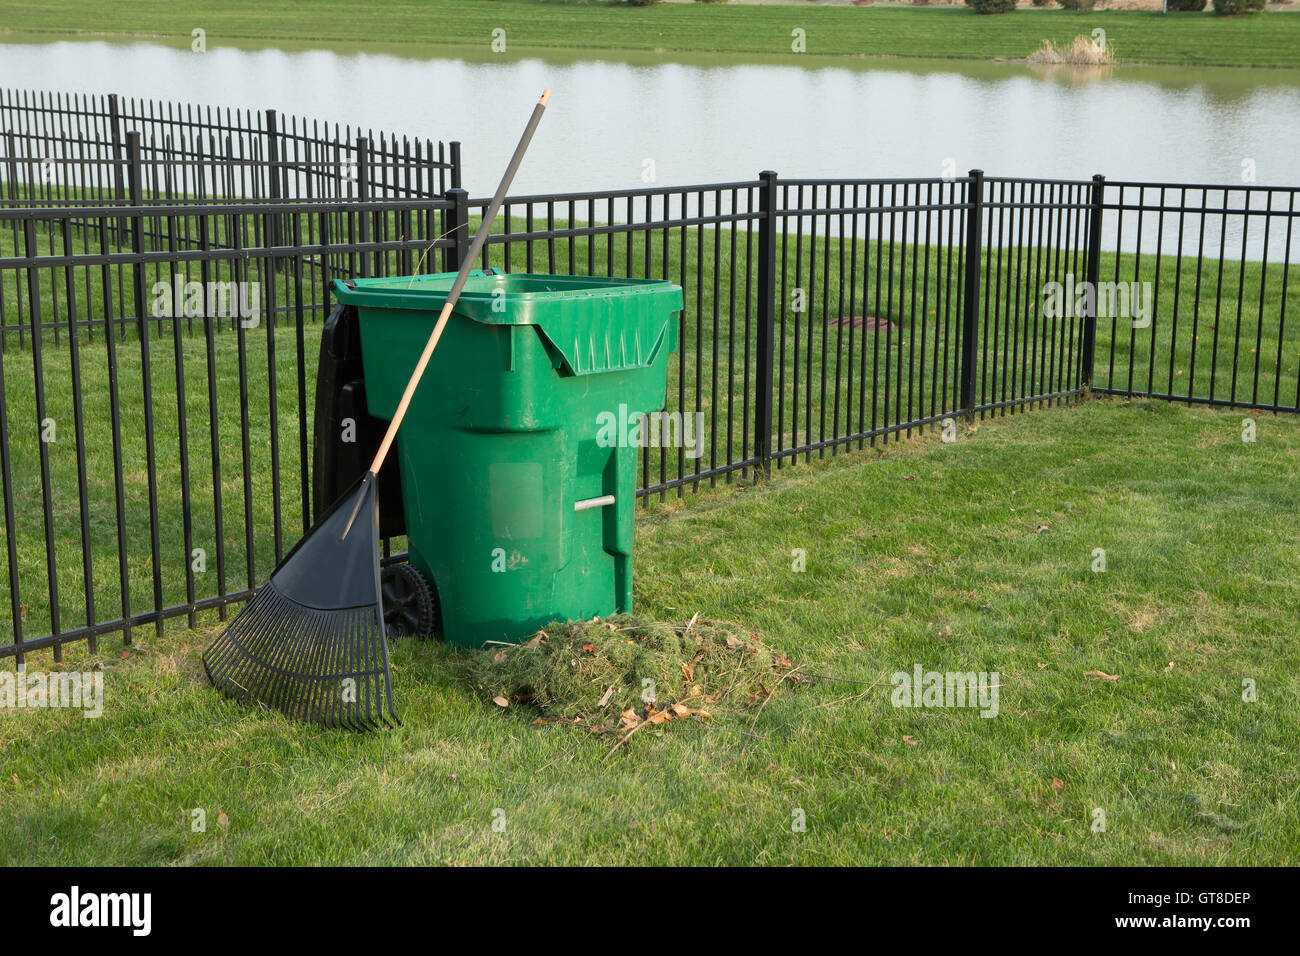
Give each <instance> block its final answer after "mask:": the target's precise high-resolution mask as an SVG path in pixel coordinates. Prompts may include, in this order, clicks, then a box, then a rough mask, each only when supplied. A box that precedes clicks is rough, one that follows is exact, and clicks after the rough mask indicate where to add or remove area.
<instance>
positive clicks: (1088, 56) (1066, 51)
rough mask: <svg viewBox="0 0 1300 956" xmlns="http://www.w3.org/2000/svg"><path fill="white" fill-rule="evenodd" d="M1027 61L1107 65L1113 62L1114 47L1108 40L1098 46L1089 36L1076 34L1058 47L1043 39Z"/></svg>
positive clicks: (1051, 63) (1050, 63)
mask: <svg viewBox="0 0 1300 956" xmlns="http://www.w3.org/2000/svg"><path fill="white" fill-rule="evenodd" d="M1028 62H1030V63H1044V64H1049V65H1058V64H1068V65H1070V66H1107V65H1108V64H1111V63H1114V62H1115V48H1114V46H1113V45H1112V44H1111V42H1110V41H1109V40H1107V41H1106V42H1105V43H1104V44H1102V45H1101V46H1098V45H1097V44H1096V43H1094V42H1093V40H1092V37H1089V36H1077V37H1075V38H1074V40H1073V41H1072V42H1070V43H1066V44H1062V45H1061V46H1059V47H1058V46H1057V45H1056V44H1054V43H1053V42H1052V41H1051V40H1044V41H1043V43H1042V46H1040V47H1039V48H1038V49H1037V50H1035V51H1034V52H1033V53H1031V54H1029V58H1028Z"/></svg>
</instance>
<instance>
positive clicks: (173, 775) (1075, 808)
mask: <svg viewBox="0 0 1300 956" xmlns="http://www.w3.org/2000/svg"><path fill="white" fill-rule="evenodd" d="M1239 419H1240V415H1239V414H1232V413H1226V412H1217V411H1210V410H1205V409H1187V408H1181V407H1177V406H1172V405H1166V404H1159V403H1155V404H1145V403H1135V404H1132V405H1125V404H1122V403H1120V402H1118V401H1104V400H1102V401H1093V402H1089V403H1087V404H1085V405H1083V406H1080V407H1077V408H1071V409H1063V410H1055V411H1052V412H1045V413H1041V414H1027V415H1023V416H1017V417H1014V418H1009V419H1005V420H1000V421H997V422H993V423H985V424H982V425H980V426H979V428H978V429H977V430H970V431H963V432H962V433H961V434H960V435H959V437H958V440H957V441H956V442H955V443H952V444H944V443H941V442H939V441H937V440H933V441H920V442H911V443H907V444H904V445H901V446H893V447H891V448H890V449H889V451H888V454H887V455H879V454H877V453H875V452H871V451H868V452H866V453H864V455H863V456H852V457H850V458H840V459H838V460H835V461H830V460H828V461H826V462H823V463H813V464H812V465H811V466H804V465H800V466H798V468H797V469H795V470H794V471H790V470H788V469H787V470H783V471H782V472H781V473H780V474H779V475H778V476H777V477H776V478H775V479H774V480H773V481H772V482H770V483H768V484H765V485H760V486H757V487H747V488H745V489H744V490H739V489H734V488H733V489H726V490H721V491H718V492H717V493H714V494H711V495H705V496H702V497H694V496H692V497H691V498H690V499H688V501H687V502H686V503H684V504H679V505H678V504H674V505H669V506H668V507H664V508H659V509H655V510H653V511H652V512H651V513H649V514H648V515H646V516H645V517H644V518H643V519H642V520H641V522H640V524H639V526H638V555H637V560H638V580H637V584H636V599H637V601H638V602H639V605H638V610H639V612H640V613H643V614H648V615H652V616H654V617H658V618H662V619H667V620H674V619H675V620H678V621H681V620H685V619H687V618H689V617H690V616H691V615H692V614H694V613H695V612H697V611H699V612H701V613H702V614H704V615H707V616H712V617H716V618H723V619H732V620H737V621H741V622H743V623H744V624H745V625H746V626H747V627H750V628H755V629H759V630H761V632H762V634H763V638H764V640H765V641H767V642H768V643H769V644H770V645H772V646H774V647H775V648H777V649H780V650H783V651H785V652H786V653H787V654H788V655H789V656H790V657H791V658H792V659H793V660H794V661H795V662H797V663H799V664H802V666H803V669H804V671H805V672H807V673H809V674H820V675H829V676H833V677H836V678H839V679H840V680H837V681H831V680H825V679H813V680H812V681H811V682H810V683H808V684H803V685H799V686H798V687H796V688H782V689H781V690H780V691H779V692H778V693H777V694H776V695H775V696H774V697H773V698H772V700H771V701H770V703H769V704H768V705H767V706H766V707H765V708H764V709H763V710H762V712H761V714H758V715H757V719H755V716H756V715H755V713H754V711H753V710H749V711H742V712H740V713H738V714H736V715H733V716H732V717H723V718H720V719H715V720H713V721H703V722H699V723H691V722H683V723H681V724H680V725H673V726H671V727H669V728H668V729H666V730H665V731H664V732H663V733H662V734H661V735H659V736H652V735H651V734H650V733H649V732H647V733H644V734H639V735H637V736H636V737H635V738H633V739H632V740H631V741H630V743H629V748H628V749H627V750H626V751H624V752H621V753H617V754H614V755H613V757H611V759H609V760H608V761H606V762H603V763H602V760H604V758H605V755H606V753H607V752H608V750H609V743H610V741H609V740H608V739H607V738H592V739H588V740H584V739H583V731H582V730H581V729H579V728H574V727H569V726H563V725H554V724H551V725H535V724H534V723H533V720H534V718H535V716H536V715H535V713H534V712H532V711H530V710H529V708H528V707H526V706H512V707H510V708H507V709H505V710H503V709H501V708H499V707H497V706H495V705H493V703H492V702H491V701H490V700H488V699H487V698H486V696H485V695H484V694H482V693H481V692H478V691H475V690H474V689H473V688H472V686H471V685H470V683H469V681H468V680H467V679H466V673H465V671H466V661H467V658H466V657H465V656H464V655H462V654H459V653H457V652H454V651H451V650H448V649H446V648H444V647H442V646H439V645H438V644H436V643H433V642H427V643H419V642H411V641H408V642H403V643H399V644H398V645H396V650H395V654H394V677H395V682H396V688H397V693H398V694H399V700H400V705H401V714H402V717H403V719H404V721H405V724H404V726H403V727H402V728H400V729H398V730H396V731H393V732H389V733H383V734H375V735H369V736H366V737H356V736H353V735H350V734H344V733H325V732H321V731H318V730H315V729H311V728H308V727H304V726H300V725H297V724H291V723H288V722H287V721H285V720H283V719H282V718H280V717H279V716H276V715H271V714H265V713H259V712H256V711H253V710H249V709H245V708H241V707H238V706H236V705H234V704H231V703H230V702H228V701H226V700H225V699H224V698H222V697H221V696H220V695H218V694H217V693H216V692H215V691H213V690H212V689H211V688H210V687H209V686H208V685H207V684H206V682H205V680H204V678H203V676H202V670H201V665H200V663H199V655H200V653H201V650H202V648H203V646H204V645H205V643H206V641H207V640H208V638H209V636H210V635H208V634H205V633H194V632H185V631H182V630H180V629H174V630H172V631H169V634H168V635H167V637H166V638H164V639H154V638H152V637H150V639H149V640H148V641H147V642H146V643H145V646H144V647H142V648H140V649H138V650H135V651H132V652H131V653H130V654H129V655H127V656H126V657H125V659H123V658H122V657H120V656H119V655H120V650H121V649H120V645H118V644H117V643H116V640H115V639H105V642H104V651H103V655H102V657H101V658H100V659H99V662H101V663H103V664H104V666H105V669H106V670H105V698H106V699H105V705H104V715H103V717H101V718H100V719H97V720H87V719H84V718H83V717H82V716H80V714H79V713H77V712H71V711H36V710H12V711H0V753H3V755H4V757H3V760H4V767H5V773H4V774H3V778H2V779H0V862H4V863H6V864H24V863H30V864H50V863H98V864H130V863H152V864H168V863H182V864H194V863H244V864H261V863H301V864H312V863H343V862H350V863H449V862H451V863H525V862H527V863H539V862H550V863H615V862H618V863H633V864H638V863H639V864H669V865H673V864H686V863H703V862H717V863H732V864H742V863H758V864H787V863H842V864H863V863H868V864H869V863H877V862H889V863H934V864H940V863H951V864H955V863H992V864H997V863H1003V864H1013V863H1014V864H1029V863H1067V864H1082V863H1093V864H1136V863H1148V864H1209V863H1215V864H1284V863H1288V862H1292V861H1294V860H1295V859H1296V857H1297V855H1298V854H1300V822H1298V821H1300V815H1297V813H1296V806H1297V802H1296V801H1297V799H1300V796H1298V794H1300V772H1298V771H1297V761H1296V759H1295V758H1296V755H1295V735H1294V727H1295V722H1296V720H1297V718H1298V717H1300V684H1298V682H1297V680H1296V677H1295V675H1296V673H1297V672H1300V650H1298V649H1297V644H1296V642H1295V640H1294V622H1295V620H1296V619H1297V616H1298V615H1300V587H1298V585H1297V581H1300V547H1297V545H1300V525H1298V524H1297V519H1296V515H1295V512H1294V509H1293V508H1292V507H1291V502H1292V500H1293V497H1294V487H1293V485H1294V470H1295V461H1296V460H1297V456H1298V455H1300V422H1297V421H1296V420H1294V419H1292V418H1272V417H1269V418H1267V419H1262V420H1261V425H1260V434H1259V440H1258V442H1256V443H1255V444H1244V443H1243V442H1242V441H1241V440H1240V424H1239ZM866 456H873V457H875V458H876V460H871V461H868V460H867V457H866ZM1012 476H1014V477H1012ZM794 548H802V549H805V551H806V553H807V570H806V571H804V572H802V573H796V572H794V571H793V570H792V562H791V551H792V549H794ZM1095 548H1105V549H1106V551H1107V569H1106V571H1105V572H1104V573H1094V572H1093V571H1092V570H1090V568H1091V565H1092V562H1093V560H1094V559H1093V556H1092V555H1093V549H1095ZM75 654H76V655H77V656H78V657H79V659H77V660H70V661H69V663H68V666H69V667H81V666H86V665H89V664H91V663H94V662H95V661H94V660H93V659H91V658H89V657H87V656H86V655H85V652H84V648H82V649H80V650H77V651H76V652H75ZM915 664H921V665H922V666H923V667H924V668H926V669H934V670H940V671H943V670H962V671H967V670H973V671H997V672H998V674H999V677H998V681H999V683H1000V684H1001V688H1000V694H999V709H998V714H997V716H996V717H994V718H990V719H985V718H982V717H981V716H980V713H979V711H978V710H976V709H947V710H945V709H902V708H895V707H893V706H891V704H890V695H891V688H890V686H889V681H890V676H891V674H892V673H893V672H895V671H899V670H904V671H906V670H910V669H911V668H912V667H913V666H914V665H915ZM33 666H34V667H35V666H36V665H35V663H34V664H33ZM42 666H48V665H47V664H43V665H42ZM1090 671H1091V672H1098V671H1099V672H1102V673H1103V674H1105V675H1109V677H1102V676H1096V675H1095V674H1094V675H1090V674H1088V673H1087V672H1090ZM1111 678H1113V679H1111ZM1246 678H1250V679H1253V680H1254V681H1255V683H1256V688H1257V693H1258V699H1257V700H1254V701H1253V702H1252V701H1245V700H1243V699H1242V682H1243V679H1246ZM844 681H856V682H858V683H845V682H844ZM877 682H879V683H877ZM196 808H202V809H204V810H205V811H206V821H207V829H206V832H204V833H196V832H194V831H193V829H192V825H191V823H192V819H193V816H192V813H193V810H194V809H196ZM797 810H801V811H803V815H804V817H805V819H806V823H807V827H806V831H804V832H798V831H795V830H794V829H792V822H793V821H794V820H795V819H797V817H796V815H795V811H797ZM1098 810H1101V811H1103V812H1104V814H1105V829H1104V832H1096V831H1095V829H1094V822H1095V821H1096V820H1097V819H1098V817H1097V811H1098ZM494 821H504V824H505V826H504V829H494V827H493V823H494Z"/></svg>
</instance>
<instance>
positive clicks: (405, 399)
mask: <svg viewBox="0 0 1300 956" xmlns="http://www.w3.org/2000/svg"><path fill="white" fill-rule="evenodd" d="M550 98H551V91H550V90H545V91H544V92H543V93H542V98H541V99H539V100H538V101H537V105H536V106H534V107H533V115H532V116H530V117H529V118H528V125H527V126H526V127H524V134H523V136H521V137H520V138H519V145H518V146H516V147H515V153H514V155H513V156H511V157H510V163H509V165H507V166H506V171H505V175H503V176H502V177H501V184H500V185H499V186H497V191H496V194H495V195H493V197H492V202H490V203H489V204H488V207H487V209H486V210H485V211H484V213H483V221H482V222H481V223H480V224H479V227H478V232H477V233H475V234H474V241H473V242H471V243H470V246H469V254H468V255H466V256H465V261H464V262H463V263H461V266H460V271H459V272H458V273H456V281H455V282H453V283H452V286H451V291H450V292H448V293H447V302H446V304H445V305H443V307H442V313H441V314H440V315H439V316H438V322H437V324H436V325H435V326H434V327H433V331H432V332H431V333H430V334H429V341H427V342H425V343H424V351H423V352H421V353H420V360H419V361H418V362H416V363H415V371H414V372H412V373H411V379H410V381H408V382H407V383H406V391H404V392H402V400H401V401H400V402H398V403H397V411H396V412H394V413H393V420H392V421H391V422H389V423H388V431H386V432H384V440H383V441H382V442H380V443H379V451H377V452H375V460H374V461H372V462H371V463H370V472H371V473H372V474H378V473H379V469H380V468H381V467H383V464H384V459H385V458H387V457H388V449H389V448H390V447H391V446H392V444H393V439H394V438H396V437H397V429H398V428H399V427H400V426H401V424H402V419H403V418H405V417H406V410H407V408H408V407H409V406H410V404H411V396H413V395H414V394H415V389H416V386H418V385H419V384H420V379H421V378H422V377H423V376H424V370H425V368H426V367H427V366H428V364H429V359H430V358H431V357H432V356H433V350H434V349H435V348H437V346H438V340H439V339H440V338H442V330H443V329H444V328H446V326H447V320H448V319H449V318H451V313H452V310H453V309H454V308H455V307H456V301H457V300H458V299H459V298H460V293H461V290H462V289H463V288H465V280H466V279H468V278H469V272H470V269H472V268H473V267H474V262H475V260H477V259H478V257H479V253H480V252H482V250H483V243H484V242H486V241H487V237H488V233H489V232H490V231H491V229H492V222H493V220H495V219H496V216H497V211H498V210H499V209H500V208H501V203H502V202H504V201H505V198H506V191H507V190H508V189H509V188H510V183H511V182H512V181H513V180H514V178H515V173H516V172H517V171H518V169H519V164H520V162H522V161H523V158H524V152H525V151H526V150H527V149H528V143H529V141H530V140H532V138H533V132H534V131H535V130H536V129H537V124H538V123H539V122H541V119H542V113H543V111H545V109H546V103H547V101H548V100H549V99H550Z"/></svg>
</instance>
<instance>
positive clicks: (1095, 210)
mask: <svg viewBox="0 0 1300 956" xmlns="http://www.w3.org/2000/svg"><path fill="white" fill-rule="evenodd" d="M1105 193H1106V177H1105V176H1103V175H1101V174H1100V173H1098V174H1097V175H1095V176H1093V177H1092V215H1091V217H1090V218H1089V220H1088V282H1089V283H1091V288H1092V290H1093V305H1094V307H1093V308H1092V310H1091V311H1090V312H1089V313H1088V315H1086V316H1084V317H1083V354H1082V355H1080V356H1079V385H1080V386H1082V387H1083V389H1084V394H1085V395H1086V394H1088V392H1090V391H1091V390H1092V372H1093V364H1094V361H1095V359H1096V353H1097V309H1096V302H1097V295H1096V291H1097V283H1098V282H1100V281H1101V214H1102V201H1103V199H1104V197H1105Z"/></svg>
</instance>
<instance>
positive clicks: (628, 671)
mask: <svg viewBox="0 0 1300 956" xmlns="http://www.w3.org/2000/svg"><path fill="white" fill-rule="evenodd" d="M792 670H793V665H792V664H791V661H790V659H789V658H788V657H786V656H785V655H784V654H783V653H781V652H779V651H775V650H773V649H772V648H770V647H768V646H767V645H766V644H764V643H763V642H762V640H760V638H759V636H758V635H757V634H755V633H754V632H752V631H747V630H745V629H744V628H741V627H738V626H736V625H734V624H724V623H718V622H713V621H706V620H703V619H701V618H700V617H699V615H696V616H695V617H694V618H692V619H691V620H690V621H688V622H686V623H683V624H665V623H662V622H658V621H649V620H645V619H642V618H637V617H633V616H632V615H626V614H620V615H616V616H614V617H610V618H606V619H601V618H593V619H592V620H590V621H567V622H563V621H557V622H555V623H554V624H550V625H548V626H547V627H546V628H545V629H544V630H541V631H538V632H537V634H535V635H534V636H533V637H532V639H531V640H529V641H526V642H524V643H522V644H517V645H510V646H499V647H488V648H486V649H484V650H482V651H480V652H478V653H477V654H476V655H475V658H474V659H473V660H472V661H471V663H470V665H469V678H470V680H471V681H472V682H473V684H474V686H476V687H477V688H478V689H480V690H481V691H482V692H483V693H484V694H486V695H487V697H488V698H490V699H491V700H493V701H494V702H495V703H496V704H497V705H498V706H500V707H511V706H514V705H517V704H522V705H528V706H531V707H533V708H536V710H537V711H539V712H540V717H539V718H538V720H537V721H536V722H538V723H552V722H554V723H572V724H578V725H582V726H586V727H588V728H589V729H590V730H592V731H594V732H603V731H618V732H627V733H629V734H630V732H631V731H632V730H634V729H637V728H639V727H640V726H643V725H645V724H662V723H666V722H668V721H671V720H683V719H693V720H708V719H710V718H713V717H716V716H721V715H722V714H724V713H726V712H734V711H738V710H745V709H748V708H752V707H755V706H761V705H762V704H763V702H765V701H766V700H767V699H768V698H769V697H770V696H771V695H772V692H773V691H774V690H775V689H776V686H777V684H779V683H781V681H782V680H783V679H784V678H785V677H786V676H787V675H788V674H790V672H791V671H792Z"/></svg>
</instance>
